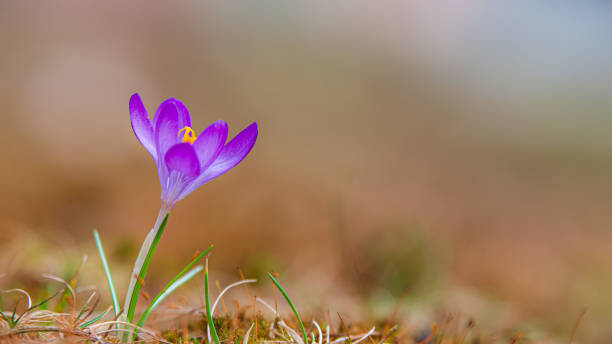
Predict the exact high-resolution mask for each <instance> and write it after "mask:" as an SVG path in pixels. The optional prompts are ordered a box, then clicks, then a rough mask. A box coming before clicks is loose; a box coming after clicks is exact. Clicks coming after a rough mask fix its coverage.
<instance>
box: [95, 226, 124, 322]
mask: <svg viewBox="0 0 612 344" xmlns="http://www.w3.org/2000/svg"><path fill="white" fill-rule="evenodd" d="M93 236H94V240H95V241H96V247H97V248H98V254H99V255H100V260H101V261H102V267H103V268H104V274H105V275H106V282H107V283H108V290H109V291H110V295H111V299H112V300H113V309H114V310H115V316H117V315H119V300H118V299H117V293H116V292H115V284H114V283H113V277H112V276H111V273H110V269H109V268H108V262H107V261H106V254H105V253H104V247H102V240H100V235H99V234H98V230H97V229H94V230H93Z"/></svg>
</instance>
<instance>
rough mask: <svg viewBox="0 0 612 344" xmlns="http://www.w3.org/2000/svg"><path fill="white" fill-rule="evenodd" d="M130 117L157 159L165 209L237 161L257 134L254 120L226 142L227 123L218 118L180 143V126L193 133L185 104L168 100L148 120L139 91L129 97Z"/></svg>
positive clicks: (240, 159) (242, 156)
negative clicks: (193, 136)
mask: <svg viewBox="0 0 612 344" xmlns="http://www.w3.org/2000/svg"><path fill="white" fill-rule="evenodd" d="M130 120H131V122H132V129H133V130H134V134H135V135H136V138H138V140H139V141H140V143H141V144H142V145H143V146H144V147H145V149H146V150H147V151H148V152H149V153H150V154H151V155H152V156H153V159H154V160H155V162H156V165H157V172H158V176H159V183H160V186H161V200H162V207H163V209H166V210H167V211H169V210H170V209H171V208H172V207H173V206H174V204H175V203H176V202H177V201H179V200H180V199H182V198H184V197H185V196H187V195H188V194H189V193H191V192H193V191H194V190H195V189H197V188H198V187H200V186H201V185H202V184H204V183H206V182H208V181H210V180H211V179H214V178H216V177H218V176H220V175H222V174H223V173H225V172H227V171H229V170H230V169H231V168H233V167H234V166H236V165H237V164H238V163H240V162H241V161H242V160H243V159H244V158H245V157H246V156H247V154H249V152H250V151H251V149H252V148H253V145H254V144H255V141H256V140H257V133H258V129H257V123H253V124H251V125H249V126H248V127H247V128H245V129H244V130H243V131H242V132H240V133H239V134H238V135H236V137H234V138H233V139H232V140H231V141H230V142H229V143H227V144H226V140H227V123H225V122H224V121H222V120H219V121H217V122H214V123H212V124H211V125H210V126H208V127H207V128H206V129H204V131H203V132H202V133H201V134H200V135H199V136H198V137H197V138H196V139H195V141H189V142H181V141H182V135H181V130H182V129H184V128H185V127H187V128H189V129H188V130H189V131H190V132H191V133H193V132H192V131H191V130H192V129H191V118H190V117H189V111H188V110H187V107H186V106H185V105H184V104H183V103H182V102H180V101H178V100H176V99H174V98H170V99H167V100H165V101H164V102H162V103H161V104H160V106H159V107H158V108H157V111H155V116H154V117H153V122H151V121H149V118H148V117H147V112H146V110H145V107H144V105H143V104H142V101H141V100H140V96H138V94H134V95H133V96H132V97H131V98H130ZM191 142H192V143H193V144H191Z"/></svg>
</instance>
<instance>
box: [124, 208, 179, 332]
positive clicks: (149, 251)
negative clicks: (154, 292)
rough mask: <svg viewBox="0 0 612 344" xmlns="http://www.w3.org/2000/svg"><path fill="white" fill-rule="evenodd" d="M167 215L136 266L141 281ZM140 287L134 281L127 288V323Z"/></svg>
mask: <svg viewBox="0 0 612 344" xmlns="http://www.w3.org/2000/svg"><path fill="white" fill-rule="evenodd" d="M169 215H170V214H169V213H167V214H166V215H165V217H164V219H163V221H162V223H161V224H160V225H159V229H157V230H156V232H155V236H154V237H153V240H152V241H151V244H150V246H149V248H148V249H147V250H146V252H147V254H146V256H145V258H144V261H143V262H142V265H140V267H136V270H137V271H138V274H137V276H138V278H137V279H140V280H141V281H144V279H145V277H146V275H147V270H148V269H149V263H151V258H153V252H155V249H156V248H157V244H158V243H159V240H160V239H161V236H162V234H163V233H164V228H166V223H167V222H168V216H169ZM154 230H155V229H154ZM137 263H138V261H137ZM132 278H135V277H134V276H132ZM140 287H141V285H140V283H134V284H133V287H132V290H128V295H129V303H128V307H127V322H129V323H132V321H133V320H134V312H135V311H136V303H138V295H139V294H140ZM126 302H127V300H126Z"/></svg>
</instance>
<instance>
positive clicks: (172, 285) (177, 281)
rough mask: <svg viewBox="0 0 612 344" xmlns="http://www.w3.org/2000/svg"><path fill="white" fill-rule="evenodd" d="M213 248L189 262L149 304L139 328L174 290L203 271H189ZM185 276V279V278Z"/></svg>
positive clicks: (141, 317) (141, 318)
mask: <svg viewBox="0 0 612 344" xmlns="http://www.w3.org/2000/svg"><path fill="white" fill-rule="evenodd" d="M212 248H213V245H210V246H209V247H208V248H207V249H206V250H204V252H202V253H200V254H198V255H197V256H196V257H195V258H194V259H192V260H191V262H189V264H187V265H186V266H185V267H184V268H183V270H181V272H179V273H178V274H177V275H176V276H174V278H173V279H172V280H171V281H170V282H168V284H167V285H166V286H165V287H164V289H162V290H161V291H160V292H159V293H158V294H157V295H156V296H155V297H154V298H153V300H151V302H150V303H149V306H148V307H147V309H145V311H144V313H142V315H141V316H140V319H139V320H138V324H137V325H138V326H139V327H141V326H142V325H143V324H144V322H145V321H146V320H147V317H148V316H149V313H151V312H152V311H153V309H155V307H157V305H158V304H159V303H161V302H162V301H163V300H164V299H165V298H166V297H167V296H168V295H169V294H170V293H172V292H173V291H174V289H176V288H178V287H179V286H181V285H182V284H183V283H185V282H187V281H188V280H190V279H191V278H192V277H193V276H195V275H196V274H197V273H198V272H200V271H202V267H201V266H200V267H199V268H200V269H199V271H196V272H194V270H196V269H197V268H195V269H193V270H189V269H191V268H192V267H193V266H194V265H195V263H197V262H198V260H200V259H202V257H204V256H205V255H206V254H207V253H208V252H210V250H211V249H212ZM187 271H189V272H187ZM186 273H187V274H189V277H187V275H185V274H186ZM183 275H185V277H184V276H183Z"/></svg>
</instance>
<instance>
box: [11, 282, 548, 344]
mask: <svg viewBox="0 0 612 344" xmlns="http://www.w3.org/2000/svg"><path fill="white" fill-rule="evenodd" d="M47 278H49V279H53V280H55V281H57V282H58V283H59V284H63V288H62V289H60V290H59V291H58V292H57V293H56V294H54V295H53V296H51V297H48V298H46V299H43V300H42V301H41V302H39V303H38V304H33V302H32V297H31V296H30V294H28V293H27V292H26V291H25V290H21V289H12V290H5V291H4V292H3V295H8V294H11V296H13V298H12V300H13V301H14V308H13V311H4V312H2V316H1V319H0V342H1V343H100V344H103V343H118V342H120V337H119V336H120V334H121V332H122V331H131V330H134V329H136V330H137V331H138V338H137V340H136V341H135V342H139V343H193V344H199V343H211V340H210V334H208V335H207V330H208V323H207V321H206V313H205V308H204V307H203V305H189V304H185V302H166V303H165V305H164V307H162V308H161V309H158V310H157V311H156V312H155V313H156V314H155V317H154V318H153V319H152V320H154V321H152V322H151V323H149V324H148V326H149V327H147V328H138V327H136V326H134V325H131V324H127V323H124V322H121V321H117V320H116V319H113V318H112V316H111V313H112V312H109V310H110V308H108V309H106V310H104V309H103V308H100V307H99V306H100V305H99V301H100V296H99V294H98V292H97V291H92V290H91V289H90V288H83V289H75V288H74V287H73V286H74V285H75V284H76V279H73V280H71V281H63V280H61V279H60V278H58V277H55V276H47ZM253 282H255V280H241V281H238V282H236V283H233V284H231V285H228V286H227V287H225V288H224V289H221V288H220V286H219V285H217V287H218V289H219V292H218V296H217V298H216V299H215V302H214V303H213V306H212V313H213V314H215V310H218V311H217V312H216V314H217V316H216V317H214V320H213V322H214V325H215V328H216V329H217V332H218V334H219V337H220V340H221V343H236V344H240V343H243V344H247V343H266V344H268V343H270V344H272V343H287V344H289V343H292V344H304V340H303V337H302V335H301V333H300V328H299V326H298V322H297V321H296V318H295V317H294V316H283V315H281V313H280V312H279V311H278V302H277V301H278V300H276V299H274V300H272V301H266V300H265V299H263V298H260V297H257V296H254V295H253V293H251V292H250V291H249V290H248V287H247V284H249V283H253ZM239 286H244V288H245V289H244V290H242V294H243V295H242V296H247V295H248V296H247V297H246V300H247V301H246V302H243V304H240V302H239V301H238V299H235V298H234V299H228V297H227V296H226V293H227V291H229V290H230V289H232V288H235V287H239ZM5 301H7V300H5ZM6 303H8V302H5V305H6ZM228 304H230V305H232V304H233V305H234V307H233V310H232V311H230V310H229V309H228V307H227V305H228ZM217 307H218V308H217ZM51 309H53V310H51ZM101 309H102V310H101ZM220 310H222V312H221V311H220ZM218 314H223V315H221V316H219V315H218ZM334 318H335V317H331V316H330V314H327V315H326V316H322V317H321V319H319V320H320V321H319V322H318V321H317V320H316V319H310V321H305V322H304V323H305V327H306V333H307V335H308V341H309V343H312V344H341V343H348V344H358V343H368V344H382V343H409V344H417V343H418V344H425V343H427V344H433V343H439V344H442V343H449V344H450V343H474V344H476V343H483V344H484V343H514V344H518V343H536V341H532V340H530V339H528V338H527V336H526V335H525V333H524V332H522V331H517V330H503V331H494V330H491V331H488V330H486V329H479V328H478V326H477V325H476V321H475V320H474V319H473V318H471V317H466V316H460V315H452V314H442V315H440V316H439V318H438V319H432V322H431V326H430V327H429V328H416V327H414V326H411V324H400V323H398V322H397V321H396V319H397V310H396V311H394V312H393V313H392V314H390V315H389V316H388V317H387V318H386V319H380V320H379V321H376V322H375V324H360V323H349V324H347V323H345V322H344V320H343V318H342V316H341V315H340V314H338V317H337V318H335V319H334ZM117 325H122V326H121V327H118V326H117ZM126 327H129V328H126ZM541 342H543V343H544V342H545V343H551V341H541Z"/></svg>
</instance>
